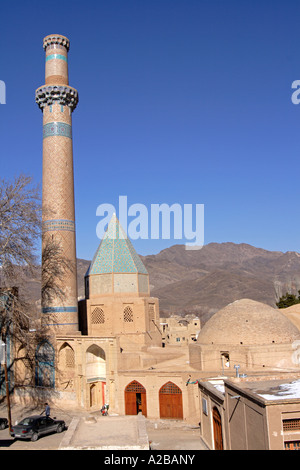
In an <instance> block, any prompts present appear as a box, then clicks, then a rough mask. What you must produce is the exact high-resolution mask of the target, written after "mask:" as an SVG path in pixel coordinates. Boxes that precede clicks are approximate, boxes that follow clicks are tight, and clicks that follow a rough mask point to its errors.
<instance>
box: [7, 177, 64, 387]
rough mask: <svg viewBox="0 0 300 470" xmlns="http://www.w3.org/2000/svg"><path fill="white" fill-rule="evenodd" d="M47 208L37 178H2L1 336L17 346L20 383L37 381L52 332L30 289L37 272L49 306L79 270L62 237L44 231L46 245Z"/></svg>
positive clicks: (15, 356) (15, 361)
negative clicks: (40, 350) (42, 348)
mask: <svg viewBox="0 0 300 470" xmlns="http://www.w3.org/2000/svg"><path fill="white" fill-rule="evenodd" d="M41 212H42V210H41V199H40V190H39V187H38V186H36V185H34V184H33V181H32V178H31V177H29V176H25V175H20V176H18V177H16V178H15V179H14V180H13V181H7V180H4V179H0V338H2V340H3V341H4V342H5V343H9V344H11V347H13V349H14V354H12V355H11V362H10V364H9V369H10V372H11V373H13V372H14V374H15V379H16V380H15V381H14V383H15V384H16V385H18V386H22V385H34V375H35V365H36V364H35V362H36V349H37V346H38V345H39V344H43V342H46V341H47V339H48V338H49V337H50V335H51V332H49V329H48V328H47V325H45V323H44V322H42V321H41V318H40V315H37V314H36V313H37V306H36V304H35V302H34V301H33V300H32V298H31V296H30V293H29V291H28V285H30V281H31V280H32V275H33V273H34V275H35V276H36V274H37V272H39V276H41V291H40V294H41V302H42V304H43V303H47V302H49V301H50V300H51V299H54V298H55V297H59V298H60V299H62V298H63V297H64V292H63V290H62V289H61V282H60V281H61V279H62V278H63V276H64V275H65V273H66V272H68V271H70V270H72V269H73V267H72V266H71V265H70V263H69V261H68V260H67V258H66V257H65V256H64V253H63V250H62V248H61V245H60V242H59V239H58V238H55V237H53V236H52V235H51V234H44V236H43V243H41V235H42V230H41V227H42V217H41V215H42V214H41ZM41 246H42V249H41ZM41 251H42V252H41ZM40 255H41V256H40ZM40 261H41V262H42V263H41V267H40ZM18 363H22V367H17V366H18ZM17 370H18V371H19V370H22V371H23V372H22V374H17V373H16V371H17Z"/></svg>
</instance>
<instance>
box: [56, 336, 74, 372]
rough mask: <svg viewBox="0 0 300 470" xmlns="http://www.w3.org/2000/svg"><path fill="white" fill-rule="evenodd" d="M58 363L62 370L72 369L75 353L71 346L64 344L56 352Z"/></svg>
mask: <svg viewBox="0 0 300 470" xmlns="http://www.w3.org/2000/svg"><path fill="white" fill-rule="evenodd" d="M58 362H59V365H60V366H61V367H63V369H67V370H70V369H74V367H75V351H74V349H73V348H72V346H71V345H70V344H69V343H67V342H64V343H63V344H62V345H61V347H60V348H59V351H58Z"/></svg>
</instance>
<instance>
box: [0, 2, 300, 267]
mask: <svg viewBox="0 0 300 470" xmlns="http://www.w3.org/2000/svg"><path fill="white" fill-rule="evenodd" d="M0 17H1V30H0V39H1V40H0V57H1V61H0V80H3V81H5V83H6V87H7V98H6V99H7V104H6V105H0V137H1V139H0V155H1V177H6V178H12V177H13V176H14V175H17V174H19V173H21V172H22V173H25V174H29V175H32V176H33V177H34V180H35V182H41V177H42V113H41V111H40V110H39V109H38V107H37V105H36V104H35V99H34V93H35V89H36V88H37V87H39V86H40V85H43V84H44V63H45V57H44V50H43V48H42V40H43V37H44V36H46V35H48V34H52V33H59V34H63V35H65V36H67V37H68V38H69V39H70V42H71V48H70V52H69V77H70V85H71V86H73V87H74V88H77V89H78V92H79V98H80V102H79V105H78V108H77V109H76V110H75V111H74V113H73V144H74V168H75V199H76V225H77V256H78V257H80V258H86V259H90V258H91V257H92V256H93V254H94V252H95V250H96V248H97V246H98V244H99V240H98V238H97V236H96V226H97V223H98V221H99V217H97V216H96V209H97V206H98V205H99V204H102V203H111V204H114V205H116V207H117V206H118V198H119V196H120V195H126V196H127V197H128V204H129V205H131V204H134V203H141V204H144V205H145V206H147V207H148V208H149V210H150V205H151V204H154V203H159V204H161V203H167V204H170V205H171V204H173V203H179V204H182V205H183V204H188V203H189V204H194V205H195V204H204V206H205V232H204V241H205V243H210V242H227V241H230V242H235V243H249V244H252V245H254V246H257V247H262V248H265V249H268V250H279V251H289V250H291V251H300V245H299V244H300V218H299V200H300V185H299V174H300V105H299V106H296V105H294V104H293V103H292V101H291V95H292V89H291V84H292V82H293V81H294V80H298V79H300V48H299V44H300V28H299V24H300V2H299V1H296V0H295V1H292V0H287V1H283V0H281V1H278V0H251V1H244V0H227V1H224V0H222V1H214V0H97V1H96V0H85V1H77V0H73V1H64V2H61V1H55V0H53V1H51V2H41V1H25V0H23V1H14V2H9V1H6V2H4V1H3V0H2V1H1V3H0ZM174 243H181V242H180V241H178V240H176V241H175V242H174V240H155V241H154V240H151V239H150V240H147V241H142V240H137V241H135V242H134V246H135V247H136V249H137V251H138V252H139V253H141V254H151V253H157V252H159V251H160V250H161V249H163V248H166V247H167V246H171V245H172V244H174ZM182 243H184V240H183V241H182Z"/></svg>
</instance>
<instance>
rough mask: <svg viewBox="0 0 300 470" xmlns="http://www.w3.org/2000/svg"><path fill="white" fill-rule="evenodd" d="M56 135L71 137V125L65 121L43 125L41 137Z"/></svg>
mask: <svg viewBox="0 0 300 470" xmlns="http://www.w3.org/2000/svg"><path fill="white" fill-rule="evenodd" d="M57 135H58V136H63V137H68V138H69V139H72V126H70V124H66V123H65V122H49V123H48V124H45V125H44V126H43V139H45V138H46V137H53V136H57Z"/></svg>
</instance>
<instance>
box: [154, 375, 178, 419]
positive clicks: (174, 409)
mask: <svg viewBox="0 0 300 470" xmlns="http://www.w3.org/2000/svg"><path fill="white" fill-rule="evenodd" d="M159 413H160V418H161V419H183V406H182V390H181V389H180V388H179V387H178V386H177V385H176V384H174V383H173V382H170V381H169V382H166V383H165V384H164V385H163V386H162V387H161V388H160V389H159Z"/></svg>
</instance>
